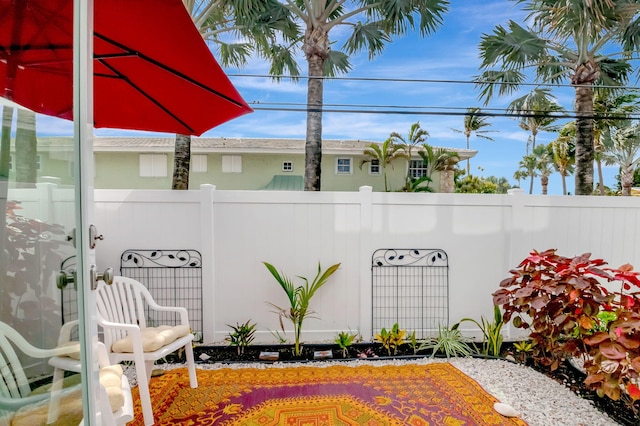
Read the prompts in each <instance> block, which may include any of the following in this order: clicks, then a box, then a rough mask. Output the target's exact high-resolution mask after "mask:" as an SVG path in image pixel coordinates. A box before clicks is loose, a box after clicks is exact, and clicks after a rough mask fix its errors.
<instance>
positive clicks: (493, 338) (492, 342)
mask: <svg viewBox="0 0 640 426" xmlns="http://www.w3.org/2000/svg"><path fill="white" fill-rule="evenodd" d="M465 321H469V322H472V323H474V324H475V325H477V326H478V328H479V329H480V331H482V336H483V341H482V353H483V354H485V355H491V356H500V349H501V348H502V341H503V336H502V326H503V325H504V321H503V319H502V312H501V311H500V306H498V305H494V306H493V321H489V320H488V319H486V318H485V317H480V322H478V321H476V320H474V319H473V318H463V319H461V320H460V321H458V323H456V324H454V325H453V327H452V328H454V329H457V328H459V327H460V323H462V322H465Z"/></svg>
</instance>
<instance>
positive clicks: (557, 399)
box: [125, 358, 618, 426]
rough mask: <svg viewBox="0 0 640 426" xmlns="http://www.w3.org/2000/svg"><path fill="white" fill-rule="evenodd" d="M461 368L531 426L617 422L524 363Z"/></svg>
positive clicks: (474, 363) (475, 363)
mask: <svg viewBox="0 0 640 426" xmlns="http://www.w3.org/2000/svg"><path fill="white" fill-rule="evenodd" d="M433 362H447V360H444V359H431V358H421V359H418V360H411V361H398V360H380V361H366V360H354V361H349V362H348V363H346V364H345V363H344V362H341V363H340V365H349V366H354V367H355V366H358V365H363V364H364V363H373V365H389V364H395V365H399V364H404V363H414V364H429V363H433ZM448 362H450V363H451V364H453V365H454V366H455V367H456V368H458V369H459V370H460V371H462V372H463V373H465V374H466V375H468V376H469V377H471V378H473V379H474V380H475V381H476V382H478V383H479V384H480V385H481V386H482V387H483V388H484V389H485V390H486V391H487V392H488V393H490V394H491V395H493V396H494V397H495V398H496V399H498V400H499V401H500V402H503V403H505V404H508V405H510V406H511V407H513V408H514V409H515V410H516V411H517V412H518V413H520V417H521V418H522V419H523V420H525V421H526V422H527V423H528V424H529V426H609V425H611V426H616V425H618V423H617V422H615V421H613V420H612V419H610V418H609V417H608V416H606V415H605V414H603V413H601V412H600V411H598V409H597V408H595V407H594V406H593V405H592V404H591V403H590V402H589V401H587V400H585V399H581V398H580V397H579V396H577V395H576V394H574V393H573V392H571V390H569V389H567V388H566V387H564V386H562V385H561V384H559V383H557V382H555V381H554V380H552V379H550V378H549V377H547V376H545V375H544V374H541V373H538V372H537V371H535V370H533V369H531V368H528V367H526V366H523V365H521V364H515V363H511V362H507V361H501V360H486V359H476V358H451V359H449V360H448ZM335 364H336V362H322V363H315V364H313V366H314V367H316V366H317V367H319V368H322V367H328V366H330V365H335ZM298 365H305V366H309V364H308V363H306V364H300V363H277V362H276V363H273V364H266V363H255V364H252V363H238V364H198V368H199V369H207V370H218V369H222V368H260V369H266V368H290V367H294V366H298ZM177 367H184V365H183V364H180V365H176V364H160V365H157V366H156V368H161V369H172V368H177ZM125 374H127V376H128V377H129V380H130V382H131V384H132V386H133V385H134V384H135V371H134V370H133V369H132V368H127V369H126V370H125Z"/></svg>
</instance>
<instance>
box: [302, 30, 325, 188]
mask: <svg viewBox="0 0 640 426" xmlns="http://www.w3.org/2000/svg"><path fill="white" fill-rule="evenodd" d="M303 49H304V52H305V55H306V57H307V63H308V64H309V81H308V82H307V139H306V142H305V165H304V190H305V191H320V175H321V171H322V105H323V97H324V94H323V91H324V80H323V79H322V77H323V76H324V63H325V60H326V58H328V57H329V36H328V34H327V33H326V31H325V30H324V29H323V28H308V29H307V31H306V32H305V35H304V46H303ZM314 77H315V78H314Z"/></svg>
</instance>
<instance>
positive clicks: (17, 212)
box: [0, 1, 99, 425]
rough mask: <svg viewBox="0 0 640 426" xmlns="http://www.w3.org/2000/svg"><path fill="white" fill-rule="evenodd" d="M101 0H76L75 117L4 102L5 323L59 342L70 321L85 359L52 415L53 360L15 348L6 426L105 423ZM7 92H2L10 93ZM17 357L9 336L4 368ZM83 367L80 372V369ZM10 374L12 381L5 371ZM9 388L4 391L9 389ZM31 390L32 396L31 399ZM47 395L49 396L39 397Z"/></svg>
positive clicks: (32, 338)
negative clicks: (99, 212)
mask: <svg viewBox="0 0 640 426" xmlns="http://www.w3.org/2000/svg"><path fill="white" fill-rule="evenodd" d="M91 5H92V1H75V2H74V27H75V28H69V31H73V34H74V46H73V53H74V58H73V62H74V73H73V74H74V75H73V92H74V107H73V108H74V120H73V122H71V121H69V120H62V119H58V118H52V117H49V116H45V115H40V114H36V113H34V112H32V111H30V110H28V109H25V108H22V107H20V106H18V105H17V104H14V103H11V102H10V101H7V100H6V99H4V98H0V109H1V111H2V132H1V137H0V208H1V209H2V211H4V212H5V214H4V215H1V214H0V218H1V219H0V322H2V323H3V324H1V326H2V327H3V328H2V330H6V329H13V330H15V331H16V332H17V333H18V334H19V335H20V336H22V338H24V339H25V340H26V341H27V342H28V343H29V344H30V345H32V346H33V347H36V348H43V349H51V348H55V347H56V346H57V345H58V343H59V342H58V340H59V335H60V330H61V328H62V326H63V325H64V324H68V323H69V322H77V323H78V326H77V327H73V329H72V333H71V338H72V340H74V341H76V342H78V343H79V354H80V359H81V361H80V362H79V363H77V367H78V368H75V369H71V370H69V371H67V373H66V376H67V377H66V378H65V379H64V390H63V391H62V401H61V402H60V404H59V410H58V411H57V414H56V415H55V416H54V417H55V418H51V417H50V416H51V414H50V412H49V410H50V409H51V407H50V398H49V396H50V392H51V381H52V372H53V368H52V367H51V366H50V365H49V358H47V357H41V356H37V354H36V356H34V354H35V352H34V353H31V354H29V353H24V352H22V351H20V350H15V352H16V355H17V360H18V363H13V364H11V369H13V370H15V371H13V374H14V375H15V380H14V381H13V383H11V381H12V379H10V378H9V379H8V381H7V379H6V378H0V379H3V382H0V424H4V422H5V421H10V419H13V420H17V421H23V422H24V424H28V425H39V424H47V423H51V422H52V420H57V421H58V422H63V423H64V424H78V423H79V422H80V421H82V420H83V419H84V424H85V425H93V424H97V423H98V422H97V419H98V417H97V416H96V412H97V411H99V410H98V402H97V398H96V395H97V394H98V392H97V386H98V385H97V383H98V380H97V363H96V362H94V360H95V359H97V357H96V356H95V351H94V350H93V348H94V346H95V343H96V342H97V326H96V323H95V318H94V316H95V309H92V306H93V300H94V299H93V294H92V291H91V282H90V281H91V280H90V276H91V274H90V265H92V264H93V263H94V260H95V254H94V250H93V248H91V247H90V244H89V238H90V235H89V234H90V233H89V225H90V223H91V222H90V220H91V218H92V204H91V202H92V191H93V176H94V173H93V152H92V126H91V123H92V122H93V121H92V112H91V109H92V97H91V93H92V88H91V83H92V78H89V76H92V68H91V60H90V59H89V58H91V57H92V54H91V43H90V37H89V34H91V19H89V17H90V16H92V9H91ZM1 95H2V92H0V96H1ZM10 351H11V349H10V348H8V345H5V344H4V343H3V342H2V341H1V340H0V363H2V366H3V369H6V368H5V366H6V365H7V364H9V362H8V361H9V359H10V358H11V356H12V355H11V354H10V353H9V352H10ZM74 370H76V371H74ZM2 376H5V374H4V371H3V372H2ZM3 383H4V385H3ZM30 393H31V396H29V394H30ZM37 395H44V396H42V397H38V396H37Z"/></svg>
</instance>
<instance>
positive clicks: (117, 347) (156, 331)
mask: <svg viewBox="0 0 640 426" xmlns="http://www.w3.org/2000/svg"><path fill="white" fill-rule="evenodd" d="M188 334H189V327H188V326H186V325H177V326H175V327H171V326H168V325H162V326H160V327H148V328H145V329H144V330H142V350H143V351H145V352H153V351H157V350H158V349H160V348H161V347H163V346H166V345H168V344H169V343H172V342H174V341H175V340H176V339H179V338H180V337H183V336H186V335H188ZM111 350H112V351H113V352H118V353H132V352H133V339H132V337H131V336H127V337H125V338H124V339H120V340H118V341H117V342H114V343H113V345H111Z"/></svg>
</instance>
